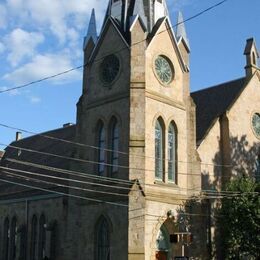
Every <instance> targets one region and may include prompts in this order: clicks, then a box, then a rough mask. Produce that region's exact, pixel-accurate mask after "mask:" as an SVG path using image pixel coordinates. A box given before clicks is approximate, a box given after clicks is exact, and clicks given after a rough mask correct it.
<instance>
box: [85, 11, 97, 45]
mask: <svg viewBox="0 0 260 260" xmlns="http://www.w3.org/2000/svg"><path fill="white" fill-rule="evenodd" d="M91 38H92V40H93V42H94V44H96V42H97V38H98V37H97V25H96V15H95V9H94V8H93V9H92V12H91V17H90V20H89V25H88V32H87V35H86V36H85V38H84V46H83V49H85V47H86V45H87V43H88V41H89V40H90V39H91Z"/></svg>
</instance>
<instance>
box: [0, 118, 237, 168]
mask: <svg viewBox="0 0 260 260" xmlns="http://www.w3.org/2000/svg"><path fill="white" fill-rule="evenodd" d="M0 126H1V127H4V128H7V129H11V130H17V131H21V132H24V133H29V134H33V135H37V136H41V137H44V138H47V139H51V140H55V141H60V142H64V143H67V144H71V145H76V146H80V147H85V148H92V149H95V150H102V151H106V152H116V153H119V154H123V155H131V156H135V157H139V158H150V159H160V158H157V157H154V156H148V155H140V154H134V153H127V152H122V151H120V150H114V149H107V148H104V149H103V148H100V147H98V146H94V145H88V144H83V143H79V142H74V141H70V140H66V139H62V138H57V137H54V136H50V135H46V134H41V133H36V132H32V131H29V130H25V129H21V128H18V127H14V126H9V125H6V124H2V123H0ZM0 145H3V144H0ZM3 146H9V145H6V144H5V145H3ZM160 160H161V159H160ZM162 160H163V161H167V162H173V161H172V160H169V159H166V158H163V159H162ZM175 162H176V163H186V164H193V163H194V162H188V161H182V160H175ZM96 163H97V164H102V165H105V164H104V163H100V162H96ZM200 164H202V165H206V166H214V167H226V168H233V167H236V166H237V165H231V164H216V163H207V162H200ZM106 166H111V165H106ZM119 167H120V166H119Z"/></svg>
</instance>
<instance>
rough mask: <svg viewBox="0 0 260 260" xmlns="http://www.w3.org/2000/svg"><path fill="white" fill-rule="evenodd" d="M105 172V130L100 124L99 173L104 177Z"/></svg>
mask: <svg viewBox="0 0 260 260" xmlns="http://www.w3.org/2000/svg"><path fill="white" fill-rule="evenodd" d="M104 171H105V128H104V124H103V123H102V124H100V127H99V132H98V173H99V174H100V175H104Z"/></svg>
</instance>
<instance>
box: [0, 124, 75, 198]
mask: <svg viewBox="0 0 260 260" xmlns="http://www.w3.org/2000/svg"><path fill="white" fill-rule="evenodd" d="M75 130H76V127H75V125H72V126H67V127H63V128H60V129H55V130H52V131H49V132H45V133H42V134H39V135H34V136H31V137H28V138H24V139H21V140H19V141H15V142H12V143H11V144H10V146H8V147H7V148H6V149H5V154H4V156H3V158H2V160H1V162H0V166H2V167H8V168H11V169H12V168H13V169H18V170H22V171H30V172H33V173H37V174H38V176H37V175H36V176H28V177H31V178H39V176H40V175H41V174H50V172H49V171H48V170H46V169H41V168H38V167H34V166H32V165H29V164H30V163H34V164H38V165H45V166H51V167H57V168H62V169H69V165H70V160H68V159H66V158H63V157H72V155H73V152H74V148H75V146H74V145H73V144H70V143H66V142H63V141H59V140H55V139H50V138H47V137H45V136H49V137H53V138H58V139H63V140H68V141H74V138H75ZM16 147H18V148H21V149H17V148H16ZM23 149H25V150H23ZM35 151H38V152H40V153H37V152H35ZM51 154H55V155H58V156H60V157H58V156H57V157H55V156H52V155H51ZM13 160H17V161H19V162H22V163H26V164H20V163H18V162H15V161H13ZM28 163H29V164H28ZM6 172H8V171H7V170H6V169H0V176H1V179H4V180H8V181H13V182H19V183H21V184H25V185H31V186H37V182H36V183H35V182H33V181H28V180H29V178H28V180H26V179H25V178H16V177H14V176H11V177H10V176H9V177H8V176H7V174H6ZM9 172H12V173H15V174H16V173H17V174H20V175H23V173H21V172H19V171H17V172H15V171H9ZM51 174H52V175H55V176H61V174H59V173H55V172H52V173H51ZM40 178H41V177H40ZM45 180H46V178H45ZM51 182H53V180H51ZM54 182H55V181H54ZM40 186H41V187H42V188H47V189H49V188H53V187H54V186H55V185H49V184H46V183H45V184H44V185H40ZM55 189H57V187H55ZM25 190H26V192H25ZM28 191H29V193H30V194H31V195H32V194H38V193H42V192H39V190H32V189H25V188H24V187H22V186H19V185H12V184H4V183H3V182H1V191H0V192H1V194H0V195H1V196H0V197H1V199H5V198H6V197H7V198H10V194H13V196H14V197H15V198H17V193H19V194H20V195H19V197H22V196H23V195H22V194H24V195H25V194H28ZM11 197H12V196H11Z"/></svg>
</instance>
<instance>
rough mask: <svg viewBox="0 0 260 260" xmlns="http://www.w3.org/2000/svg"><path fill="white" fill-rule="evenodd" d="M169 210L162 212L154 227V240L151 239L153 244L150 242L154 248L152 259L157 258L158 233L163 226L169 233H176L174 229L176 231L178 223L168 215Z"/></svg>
mask: <svg viewBox="0 0 260 260" xmlns="http://www.w3.org/2000/svg"><path fill="white" fill-rule="evenodd" d="M167 212H168V211H164V214H162V215H161V216H160V217H158V221H157V223H156V225H155V226H154V228H153V231H152V240H151V244H150V248H151V249H152V250H151V255H150V260H154V259H155V253H156V249H157V248H156V240H157V237H158V233H159V231H160V229H161V227H163V228H165V229H166V230H167V232H168V233H169V234H172V233H174V231H176V228H177V224H176V223H175V222H174V219H169V218H167V217H166V216H167Z"/></svg>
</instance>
